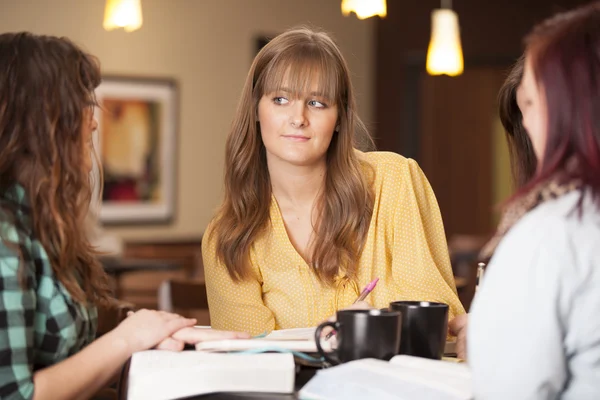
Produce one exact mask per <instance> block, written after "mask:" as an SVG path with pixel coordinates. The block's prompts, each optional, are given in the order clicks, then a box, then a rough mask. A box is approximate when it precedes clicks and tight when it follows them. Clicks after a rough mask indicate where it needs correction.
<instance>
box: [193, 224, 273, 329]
mask: <svg viewBox="0 0 600 400" xmlns="http://www.w3.org/2000/svg"><path fill="white" fill-rule="evenodd" d="M207 233H208V235H207V234H205V235H204V238H205V239H206V240H203V243H202V260H203V263H204V276H205V280H206V292H207V295H208V308H209V312H210V323H211V327H212V328H214V329H222V330H230V331H240V332H248V333H250V334H251V335H260V334H262V333H265V332H271V331H272V330H273V329H274V328H275V318H274V317H273V313H272V312H271V310H269V309H268V308H267V307H266V306H265V304H264V303H263V300H262V283H261V282H260V281H259V280H258V278H254V277H253V278H252V279H248V280H246V281H242V282H234V281H233V280H232V279H231V277H230V276H229V273H228V272H227V268H226V267H225V265H223V264H222V263H220V262H219V261H218V260H217V257H216V243H215V240H214V238H213V237H210V236H211V235H210V233H209V229H207ZM255 272H258V271H255ZM254 275H255V276H257V277H258V276H259V275H258V273H256V274H254Z"/></svg>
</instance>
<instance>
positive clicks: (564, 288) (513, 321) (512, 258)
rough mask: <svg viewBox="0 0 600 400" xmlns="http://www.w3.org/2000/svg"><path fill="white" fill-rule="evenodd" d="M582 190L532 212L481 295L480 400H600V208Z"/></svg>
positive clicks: (473, 347)
mask: <svg viewBox="0 0 600 400" xmlns="http://www.w3.org/2000/svg"><path fill="white" fill-rule="evenodd" d="M579 197H580V192H573V193H569V194H567V195H564V196H562V197H560V198H558V199H555V200H552V201H549V202H546V203H544V204H541V205H540V206H538V207H536V208H535V209H533V210H532V211H530V212H529V213H527V214H526V215H525V216H524V217H523V218H522V219H521V220H520V221H519V222H518V223H517V224H516V225H515V226H514V227H513V228H512V229H511V230H510V231H509V232H508V234H507V235H506V237H505V238H504V239H503V240H502V242H501V243H500V245H499V246H498V248H497V249H496V252H495V254H494V256H493V258H492V260H491V262H490V264H489V265H488V267H487V270H486V274H485V275H484V278H483V282H482V285H481V286H480V287H479V291H478V293H477V295H476V296H475V299H474V302H473V307H472V309H471V310H472V312H471V315H470V317H469V327H468V357H469V365H470V367H471V370H472V374H473V385H474V392H475V396H476V399H485V400H487V399H502V400H504V399H519V400H525V399H555V398H561V399H577V400H585V399H600V210H599V209H598V206H597V205H595V204H593V203H592V202H591V200H590V198H589V196H588V197H586V199H585V201H584V208H583V214H582V218H579V215H578V213H577V211H572V210H573V209H574V207H575V206H576V204H577V201H578V200H579Z"/></svg>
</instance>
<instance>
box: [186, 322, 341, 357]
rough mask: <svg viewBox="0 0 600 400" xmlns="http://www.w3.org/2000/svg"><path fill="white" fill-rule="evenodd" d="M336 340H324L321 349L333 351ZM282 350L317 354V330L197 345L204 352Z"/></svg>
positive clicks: (287, 331) (295, 331)
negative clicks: (332, 347)
mask: <svg viewBox="0 0 600 400" xmlns="http://www.w3.org/2000/svg"><path fill="white" fill-rule="evenodd" d="M334 343H335V338H334V339H331V340H322V341H321V347H323V350H325V351H331V346H332V344H334ZM273 348H277V349H282V350H290V351H299V352H302V353H316V352H317V345H316V344H315V328H295V329H282V330H277V331H273V332H271V333H270V334H268V335H266V336H265V337H259V338H254V339H235V340H215V341H207V342H200V343H198V344H196V350H198V351H203V352H227V351H243V350H260V349H273Z"/></svg>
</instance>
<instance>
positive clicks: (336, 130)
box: [334, 124, 340, 132]
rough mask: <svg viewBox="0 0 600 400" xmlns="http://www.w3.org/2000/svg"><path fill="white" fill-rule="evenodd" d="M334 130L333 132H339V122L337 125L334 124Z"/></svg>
mask: <svg viewBox="0 0 600 400" xmlns="http://www.w3.org/2000/svg"><path fill="white" fill-rule="evenodd" d="M334 131H335V132H339V131H340V124H337V125H336V126H335V129H334Z"/></svg>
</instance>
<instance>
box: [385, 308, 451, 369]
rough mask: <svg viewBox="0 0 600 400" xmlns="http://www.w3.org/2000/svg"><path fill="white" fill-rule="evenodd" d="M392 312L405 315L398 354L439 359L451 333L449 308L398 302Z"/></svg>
mask: <svg viewBox="0 0 600 400" xmlns="http://www.w3.org/2000/svg"><path fill="white" fill-rule="evenodd" d="M389 309H390V310H392V311H399V312H400V313H401V314H402V333H401V337H402V340H400V347H399V350H398V354H406V355H409V356H416V357H423V358H431V359H434V360H439V359H441V358H442V356H443V355H444V346H445V345H446V335H447V332H448V305H447V304H443V303H432V302H429V301H394V302H391V303H390V308H389Z"/></svg>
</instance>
